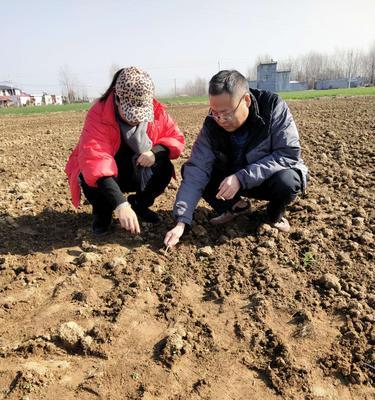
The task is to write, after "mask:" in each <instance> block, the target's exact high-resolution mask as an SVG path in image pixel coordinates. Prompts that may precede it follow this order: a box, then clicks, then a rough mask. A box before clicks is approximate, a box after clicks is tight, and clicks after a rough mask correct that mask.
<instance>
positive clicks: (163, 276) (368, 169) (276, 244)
mask: <svg viewBox="0 0 375 400" xmlns="http://www.w3.org/2000/svg"><path fill="white" fill-rule="evenodd" d="M290 108H291V110H292V112H293V115H294V117H295V120H296V123H297V126H298V128H299V132H300V136H301V143H302V147H303V158H304V161H305V163H306V164H307V165H308V167H309V168H310V181H309V188H308V193H307V195H306V196H305V197H303V198H302V197H299V198H298V199H297V200H296V202H295V203H294V204H293V205H291V207H290V209H289V212H288V219H289V221H290V222H291V224H292V231H291V232H290V233H289V234H281V233H278V231H276V230H275V229H273V228H271V227H270V226H269V225H267V224H265V223H264V209H265V203H264V202H260V201H254V202H252V209H253V211H252V213H251V214H248V215H243V216H241V217H239V218H238V219H237V220H236V221H235V222H234V223H232V224H230V225H229V226H220V227H213V226H209V224H208V218H209V217H210V216H211V215H212V211H211V210H210V209H209V207H208V206H207V204H205V203H204V202H203V201H202V202H201V203H200V204H199V207H198V209H197V211H196V214H195V224H194V227H193V229H192V230H191V232H190V233H188V234H187V235H186V236H185V237H184V238H183V240H182V241H181V243H180V244H179V245H178V246H177V247H176V248H175V249H173V250H172V251H169V252H168V253H166V254H165V252H164V249H163V245H162V243H163V238H164V235H165V233H166V231H167V230H168V229H170V228H171V227H172V226H173V219H172V216H171V208H172V204H173V200H174V196H175V194H176V189H177V187H178V181H177V182H172V183H171V184H170V185H169V187H168V190H167V191H166V192H165V193H164V194H163V195H162V196H161V197H159V199H158V200H157V202H156V204H155V205H154V209H155V210H158V211H159V212H160V214H161V215H162V216H163V221H162V222H161V223H160V224H158V225H156V226H148V225H146V224H143V225H142V232H141V234H140V235H139V236H135V237H134V236H131V235H130V234H128V233H127V232H126V231H124V230H122V229H121V228H120V226H119V225H118V224H117V225H116V224H115V225H114V228H113V231H112V232H111V233H110V234H108V235H106V236H104V237H101V238H96V237H93V236H92V234H91V215H90V212H91V210H90V207H89V205H87V204H83V203H82V206H81V207H80V208H79V210H78V211H76V210H75V209H74V208H73V207H72V205H71V203H70V195H69V192H68V186H67V181H66V177H65V174H64V165H65V162H66V159H67V157H68V155H69V153H70V151H71V149H72V148H73V146H74V145H75V143H76V142H77V140H78V137H79V133H80V129H81V127H82V124H83V121H84V118H85V113H84V112H63V113H52V114H39V115H30V116H1V118H0V138H1V141H0V399H23V400H27V399H29V400H39V399H67V400H70V399H82V400H85V399H111V400H112V399H113V400H117V399H119V400H120V399H121V400H122V399H134V400H135V399H165V400H167V399H168V400H169V399H170V400H172V399H173V400H177V399H181V400H185V399H186V400H190V399H214V400H222V399H223V400H224V399H235V400H240V399H246V400H251V399H261V400H276V399H295V400H300V399H305V400H315V399H316V400H318V399H329V400H349V399H355V400H370V399H374V398H375V397H374V393H375V323H374V321H375V280H374V275H375V272H374V265H375V262H374V233H375V232H374V229H375V225H374V223H375V219H374V218H375V212H374V204H375V199H374V192H375V190H374V180H375V179H374V172H375V171H374V161H375V141H374V136H375V96H374V97H368V98H365V97H362V98H355V97H353V98H336V99H335V98H331V99H320V100H310V101H304V102H291V103H290ZM169 112H170V114H171V115H172V116H173V117H174V118H175V120H176V121H177V123H178V124H179V126H180V128H181V130H183V131H184V133H185V135H186V140H187V146H186V149H185V152H184V156H183V157H181V158H180V159H179V160H177V161H176V162H175V165H176V170H177V171H178V170H179V167H180V166H181V164H182V163H183V162H184V161H185V160H186V158H187V157H188V156H189V153H190V149H191V145H192V143H193V141H194V138H195V136H196V135H197V133H198V131H199V129H200V126H201V123H202V121H203V118H204V116H205V114H206V113H207V107H206V106H202V105H200V106H178V107H170V108H169ZM178 176H179V173H178Z"/></svg>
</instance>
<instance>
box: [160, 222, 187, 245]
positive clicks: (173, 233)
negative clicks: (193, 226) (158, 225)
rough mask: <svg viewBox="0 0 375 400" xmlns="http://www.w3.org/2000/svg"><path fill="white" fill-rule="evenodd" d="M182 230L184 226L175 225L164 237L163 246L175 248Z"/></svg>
mask: <svg viewBox="0 0 375 400" xmlns="http://www.w3.org/2000/svg"><path fill="white" fill-rule="evenodd" d="M184 230H185V224H184V223H183V222H178V223H177V225H176V226H175V227H174V228H173V229H171V230H170V231H169V232H167V234H166V235H165V238H164V244H165V245H166V246H169V247H173V246H175V245H176V244H177V243H178V242H179V241H180V237H181V236H182V234H183V233H184Z"/></svg>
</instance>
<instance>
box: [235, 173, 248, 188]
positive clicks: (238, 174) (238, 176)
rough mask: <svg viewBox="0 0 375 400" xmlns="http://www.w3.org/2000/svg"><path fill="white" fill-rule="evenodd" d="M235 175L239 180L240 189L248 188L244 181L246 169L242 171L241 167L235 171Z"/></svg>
mask: <svg viewBox="0 0 375 400" xmlns="http://www.w3.org/2000/svg"><path fill="white" fill-rule="evenodd" d="M235 175H236V177H237V178H238V180H239V181H240V184H241V188H242V189H250V187H248V185H247V182H246V175H247V174H246V171H244V170H243V169H240V170H239V171H237V172H236V173H235Z"/></svg>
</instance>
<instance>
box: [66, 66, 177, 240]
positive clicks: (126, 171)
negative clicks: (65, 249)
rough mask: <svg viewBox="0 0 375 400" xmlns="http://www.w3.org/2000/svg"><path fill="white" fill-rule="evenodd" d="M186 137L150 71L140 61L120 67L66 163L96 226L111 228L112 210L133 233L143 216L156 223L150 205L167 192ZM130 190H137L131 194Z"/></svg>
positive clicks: (76, 194)
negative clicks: (159, 98)
mask: <svg viewBox="0 0 375 400" xmlns="http://www.w3.org/2000/svg"><path fill="white" fill-rule="evenodd" d="M183 148H184V137H183V135H182V133H181V132H180V131H179V129H178V127H177V125H176V124H175V122H174V121H173V120H172V118H171V117H170V116H169V115H168V113H167V112H166V111H165V109H164V107H163V106H162V105H161V104H160V103H158V101H157V100H156V99H155V98H154V84H153V82H152V80H151V78H150V76H149V75H148V74H147V73H146V72H144V71H142V70H141V69H139V68H136V67H129V68H123V69H121V70H119V71H117V72H116V74H115V75H114V77H113V80H112V83H111V85H110V87H109V88H108V89H107V91H106V92H105V93H104V94H103V96H102V97H101V98H100V99H99V100H98V101H96V103H95V104H94V105H93V106H92V107H91V109H90V110H89V111H88V114H87V116H86V120H85V123H84V126H83V130H82V133H81V136H80V140H79V143H78V144H77V146H76V147H75V149H74V150H73V152H72V154H71V155H70V157H69V160H68V162H67V164H66V167H65V172H66V173H67V175H68V179H69V186H70V190H71V194H72V201H73V204H74V206H75V207H78V206H79V203H80V188H82V190H83V193H84V195H85V196H86V198H87V200H88V201H89V203H90V204H91V205H92V212H93V225H92V228H93V232H94V234H97V235H100V234H103V233H105V232H107V231H108V230H109V228H110V226H111V223H112V213H113V211H115V214H116V215H117V216H118V218H119V221H120V224H121V226H122V227H123V228H125V229H126V230H128V231H130V232H132V233H139V232H140V228H139V222H138V217H139V218H141V219H142V220H143V221H146V222H151V223H156V222H158V221H159V216H158V214H157V213H155V212H154V211H152V210H150V208H149V207H151V206H152V205H153V203H154V201H155V199H156V197H158V196H159V195H160V194H161V193H163V192H164V190H165V188H166V187H167V185H168V183H169V182H170V180H171V177H172V175H173V172H174V169H173V165H172V163H171V161H170V159H175V158H178V157H179V156H180V154H181V153H182V150H183ZM124 192H126V193H128V192H135V194H131V195H129V196H128V198H127V199H126V198H125V197H124V194H123V193H124Z"/></svg>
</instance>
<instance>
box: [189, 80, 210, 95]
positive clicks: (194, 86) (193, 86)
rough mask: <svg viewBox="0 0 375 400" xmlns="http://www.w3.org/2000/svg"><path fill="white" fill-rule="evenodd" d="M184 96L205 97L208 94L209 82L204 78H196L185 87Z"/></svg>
mask: <svg viewBox="0 0 375 400" xmlns="http://www.w3.org/2000/svg"><path fill="white" fill-rule="evenodd" d="M184 94H187V95H189V96H204V95H206V94H207V80H206V79H204V78H199V77H197V78H195V80H194V81H189V82H187V83H186V84H185V86H184Z"/></svg>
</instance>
